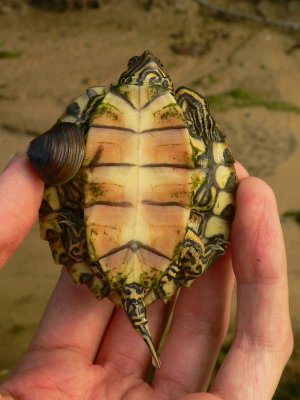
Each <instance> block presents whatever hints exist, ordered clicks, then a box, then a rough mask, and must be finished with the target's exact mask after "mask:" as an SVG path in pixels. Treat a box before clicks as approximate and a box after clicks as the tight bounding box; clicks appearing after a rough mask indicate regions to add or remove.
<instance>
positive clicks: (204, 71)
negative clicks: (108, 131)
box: [0, 0, 300, 399]
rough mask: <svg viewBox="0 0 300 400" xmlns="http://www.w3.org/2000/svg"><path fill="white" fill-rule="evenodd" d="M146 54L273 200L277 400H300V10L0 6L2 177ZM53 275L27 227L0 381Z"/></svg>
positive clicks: (8, 306) (106, 0)
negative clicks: (16, 158)
mask: <svg viewBox="0 0 300 400" xmlns="http://www.w3.org/2000/svg"><path fill="white" fill-rule="evenodd" d="M145 49H149V50H151V51H152V52H153V53H154V54H155V55H156V56H157V57H159V58H160V59H161V60H162V62H163V64H164V66H165V70H166V71H167V72H168V73H169V74H170V75H171V77H172V79H173V81H174V84H175V87H177V86H179V85H184V86H189V87H191V88H193V89H195V90H197V91H199V92H200V93H201V94H202V95H204V96H205V97H207V98H208V99H209V103H210V108H211V111H212V114H213V115H214V117H215V119H216V120H217V122H218V124H219V126H220V127H221V130H222V131H223V132H224V133H225V134H226V136H227V137H228V140H229V143H230V145H231V148H232V150H233V152H234V154H235V156H236V158H237V159H238V160H239V161H240V162H242V163H243V164H244V165H245V166H246V167H247V168H248V170H249V171H250V173H251V174H253V175H256V176H259V177H261V178H263V179H265V180H266V181H267V182H268V184H269V185H271V187H272V188H273V190H274V191H275V193H276V196H277V199H278V206H279V212H280V215H281V219H282V226H283V230H284V235H285V240H286V246H287V253H288V260H289V282H290V308H291V314H292V320H293V328H294V334H295V350H294V353H293V355H292V357H291V360H290V361H289V364H288V365H287V367H286V369H285V371H284V374H283V376H282V379H281V383H280V386H279V388H278V390H277V393H276V395H275V397H274V398H275V399H300V344H299V340H298V338H299V335H300V317H299V315H300V313H299V311H300V301H299V291H300V270H299V257H300V224H299V223H300V186H299V182H300V148H299V146H298V144H299V140H300V135H299V130H300V91H299V89H300V87H299V85H300V1H298V0H295V1H293V0H273V1H271V0H244V1H239V2H236V1H233V0H227V1H226V0H223V1H222V0H212V1H208V0H181V1H180V0H161V1H159V0H140V1H139V0H98V1H97V0H73V1H72V0H31V1H29V0H28V1H25V0H0V168H1V169H2V168H3V167H4V166H5V165H6V163H7V162H8V161H9V159H10V158H11V157H12V156H13V155H14V153H15V152H16V151H18V150H25V149H26V146H27V144H28V142H29V141H30V140H31V139H32V138H33V137H35V136H37V135H39V134H40V133H42V132H43V131H45V130H47V129H48V128H49V127H50V126H52V125H53V123H54V122H55V121H56V119H57V118H58V117H59V115H60V114H61V113H62V112H63V110H64V108H65V106H66V105H67V104H69V102H70V101H71V100H72V99H73V98H76V97H78V96H79V95H80V94H81V93H83V92H84V91H85V89H86V88H87V87H89V86H94V85H103V84H105V85H106V84H110V83H113V82H116V80H117V79H118V77H119V75H120V73H121V72H122V71H123V70H124V69H125V68H126V65H127V61H128V59H129V58H130V57H131V56H133V55H139V54H140V53H142V52H143V51H144V50H145ZM8 190H9V188H8ZM20 212H23V211H22V210H20ZM0 229H1V228H0ZM59 274H60V268H59V267H57V266H55V265H54V263H53V261H52V259H51V255H50V250H49V248H48V244H47V243H46V242H42V241H41V240H40V239H39V230H38V225H37V224H36V226H35V227H34V229H33V230H32V232H31V233H30V235H29V236H28V237H27V239H26V240H25V241H24V243H23V245H22V246H21V248H20V249H19V250H18V251H17V253H16V254H15V255H14V256H13V257H12V259H11V260H10V261H9V263H8V265H7V266H6V268H5V269H4V270H2V271H1V273H0V380H1V379H5V377H6V376H7V374H8V373H9V371H10V369H11V368H12V367H13V366H14V365H15V363H16V362H17V360H18V359H19V358H20V357H21V356H22V354H23V353H24V351H25V350H26V348H27V346H28V343H29V341H30V339H31V337H32V335H33V333H34V331H35V329H36V326H37V324H38V322H39V320H40V317H41V315H42V313H43V310H44V308H45V306H46V304H47V301H48V299H49V296H50V295H51V292H52V290H53V288H54V286H55V284H56V281H57V279H58V276H59ZM233 314H234V310H233ZM232 332H233V326H232V327H231V329H230V332H229V334H228V338H227V340H226V343H225V346H224V348H223V353H222V354H221V356H220V359H219V362H221V361H222V358H223V357H224V354H225V352H226V350H227V348H228V345H229V343H230V340H231V337H232Z"/></svg>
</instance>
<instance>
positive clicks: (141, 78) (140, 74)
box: [119, 50, 174, 93]
mask: <svg viewBox="0 0 300 400" xmlns="http://www.w3.org/2000/svg"><path fill="white" fill-rule="evenodd" d="M119 84H120V85H130V84H132V85H143V84H150V85H151V84H152V85H159V86H162V87H165V88H166V90H169V91H170V92H172V93H173V92H174V87H173V82H172V81H171V78H170V77H169V75H168V74H166V73H165V72H164V70H163V65H162V63H161V61H160V60H159V59H158V58H157V57H155V56H154V54H152V53H151V52H150V51H149V50H146V51H144V53H143V54H142V55H140V56H134V57H131V58H130V60H129V62H128V68H127V70H126V71H124V72H123V73H122V75H121V76H120V79H119Z"/></svg>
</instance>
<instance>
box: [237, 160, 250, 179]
mask: <svg viewBox="0 0 300 400" xmlns="http://www.w3.org/2000/svg"><path fill="white" fill-rule="evenodd" d="M234 167H235V171H236V174H237V176H238V178H239V180H240V181H241V180H242V179H244V178H247V176H249V174H248V171H247V170H246V168H245V167H244V166H243V165H242V164H241V163H240V162H239V161H235V163H234Z"/></svg>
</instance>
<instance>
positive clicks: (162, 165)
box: [140, 163, 195, 170]
mask: <svg viewBox="0 0 300 400" xmlns="http://www.w3.org/2000/svg"><path fill="white" fill-rule="evenodd" d="M140 167H143V168H156V167H157V168H161V167H162V168H179V169H193V170H194V169H195V168H193V167H191V166H189V165H185V164H166V163H164V164H154V163H153V164H142V165H140Z"/></svg>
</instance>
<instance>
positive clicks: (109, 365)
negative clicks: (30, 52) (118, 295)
mask: <svg viewBox="0 0 300 400" xmlns="http://www.w3.org/2000/svg"><path fill="white" fill-rule="evenodd" d="M237 170H238V174H239V177H240V180H241V183H240V186H239V189H238V192H237V211H236V217H235V220H234V223H233V229H232V235H231V240H232V244H231V246H230V249H229V251H228V252H227V254H226V255H225V256H224V257H222V259H220V260H219V261H218V262H217V265H215V266H214V267H212V268H211V269H210V270H208V271H207V272H206V273H205V274H204V275H203V276H202V277H201V278H199V279H197V280H196V282H195V283H194V284H193V286H192V288H191V289H182V291H181V294H180V296H179V299H178V302H177V305H176V310H175V314H174V320H173V324H172V328H171V330H170V333H169V336H168V339H167V342H166V345H165V347H164V349H163V352H162V354H161V361H162V368H161V370H160V371H157V372H156V374H155V376H154V379H153V382H152V384H151V385H149V384H147V383H146V382H145V377H146V374H147V370H148V369H149V366H150V365H151V360H150V356H149V354H148V349H147V347H146V345H145V344H144V343H143V341H142V340H141V339H140V337H139V336H138V335H137V334H136V333H135V332H134V330H133V329H132V327H131V324H130V323H129V321H128V320H127V317H126V316H125V313H124V312H123V311H122V310H120V309H115V308H114V306H113V304H112V303H110V302H109V301H108V300H107V299H104V300H102V301H101V302H98V301H97V300H95V299H94V298H93V297H92V295H91V294H90V292H89V291H88V290H87V289H86V288H85V287H83V286H80V287H76V286H75V285H74V284H73V283H72V281H71V278H70V277H69V275H68V274H67V273H66V272H65V271H64V270H63V271H62V275H61V278H60V280H59V282H58V284H57V287H56V289H55V290H54V293H53V295H52V298H51V300H50V302H49V305H48V307H47V310H46V312H45V315H44V317H43V319H42V321H41V324H40V326H39V328H38V330H37V333H36V335H35V337H34V338H33V341H32V343H31V345H30V347H29V350H28V352H27V353H26V354H25V356H24V357H23V359H22V360H21V361H20V363H19V364H18V365H17V367H16V368H15V370H14V371H13V372H12V374H11V376H10V377H9V378H8V379H7V381H6V382H4V383H3V384H2V385H1V386H0V393H2V397H1V395H0V399H13V400H16V399H18V400H19V399H22V400H27V399H28V400H59V399H62V400H66V399H71V400H96V399H102V400H119V399H122V400H125V399H126V400H167V399H181V400H225V399H226V400H227V399H230V400H241V399H243V400H250V399H251V400H252V399H253V400H268V399H271V398H272V395H273V393H274V391H275V389H276V386H277V384H278V381H279V379H280V376H281V373H282V370H283V368H284V366H285V364H286V362H287V360H288V358H289V356H290V354H291V350H292V343H293V339H292V331H291V324H290V316H289V309H288V289H287V271H286V258H285V249H284V243H283V237H282V233H281V228H280V222H279V218H278V212H277V208H276V201H275V198H274V195H273V193H272V191H271V190H270V188H269V187H268V186H267V185H266V184H265V183H263V182H262V181H261V180H259V179H257V178H252V177H247V174H246V172H245V171H244V170H243V168H242V167H241V166H239V165H237ZM42 192H43V185H42V183H41V182H40V180H39V178H38V177H37V176H36V175H35V173H34V171H33V170H32V169H31V167H30V166H29V164H28V162H27V161H26V160H25V158H24V157H18V158H17V159H16V160H14V161H13V162H12V163H10V165H9V166H8V167H7V168H6V170H5V171H4V172H3V173H2V175H1V176H0V198H1V209H0V220H1V221H2V227H1V233H0V265H3V264H4V262H5V261H6V259H7V258H8V257H9V256H10V255H11V254H12V253H13V252H14V251H15V249H16V248H17V246H18V245H19V244H20V242H21V241H22V239H23V238H24V237H25V235H26V234H27V232H28V231H29V229H30V227H31V226H32V224H33V223H34V220H35V218H36V216H37V211H38V208H39V204H40V201H41V197H42ZM20 210H26V213H25V212H20ZM232 265H233V269H232ZM233 271H234V274H235V277H236V280H237V314H236V327H235V335H234V340H233V343H232V345H231V348H230V351H229V353H228V355H227V356H226V358H225V360H224V362H223V364H222V367H221V369H220V370H219V372H218V374H217V376H216V377H215V379H214V382H213V383H212V386H211V387H210V389H209V391H207V386H208V382H209V380H210V376H211V373H212V370H213V367H214V364H215V361H216V358H217V356H218V353H219V350H220V347H221V345H222V342H223V340H224V337H225V335H226V331H227V327H228V323H229V316H230V305H231V294H232V289H233V282H234V275H233ZM167 310H168V308H167V307H166V306H164V305H163V304H162V303H161V302H156V303H155V304H153V305H152V306H150V307H149V308H148V316H149V320H150V324H151V330H152V332H153V337H154V338H156V341H157V339H158V337H159V335H160V334H161V331H162V328H163V322H164V319H165V316H166V315H167V312H168V311H167Z"/></svg>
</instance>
